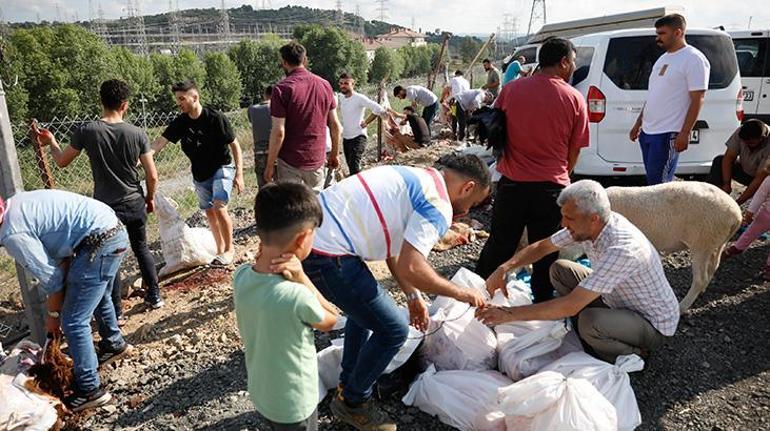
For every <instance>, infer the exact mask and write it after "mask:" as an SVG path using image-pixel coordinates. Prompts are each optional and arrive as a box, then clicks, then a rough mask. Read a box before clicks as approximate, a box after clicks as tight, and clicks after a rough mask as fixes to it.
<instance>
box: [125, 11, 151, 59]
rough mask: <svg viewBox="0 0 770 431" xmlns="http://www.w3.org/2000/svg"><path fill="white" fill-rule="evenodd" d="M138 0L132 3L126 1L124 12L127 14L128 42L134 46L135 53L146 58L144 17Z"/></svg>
mask: <svg viewBox="0 0 770 431" xmlns="http://www.w3.org/2000/svg"><path fill="white" fill-rule="evenodd" d="M139 3H140V2H139V0H136V3H134V2H133V1H131V0H127V1H126V12H127V13H128V19H127V23H126V24H127V27H128V33H129V35H128V36H129V41H130V42H131V43H133V44H136V46H137V49H136V51H137V52H138V53H139V55H141V56H147V54H148V52H147V33H146V32H145V28H144V16H142V10H141V8H140V7H139Z"/></svg>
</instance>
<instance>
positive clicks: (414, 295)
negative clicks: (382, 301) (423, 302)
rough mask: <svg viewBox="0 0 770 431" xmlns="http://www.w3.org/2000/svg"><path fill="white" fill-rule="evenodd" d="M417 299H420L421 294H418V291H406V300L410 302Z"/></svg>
mask: <svg viewBox="0 0 770 431" xmlns="http://www.w3.org/2000/svg"><path fill="white" fill-rule="evenodd" d="M417 299H422V296H421V295H420V292H412V293H407V295H406V300H407V301H408V302H412V301H415V300H417Z"/></svg>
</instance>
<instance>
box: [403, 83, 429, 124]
mask: <svg viewBox="0 0 770 431" xmlns="http://www.w3.org/2000/svg"><path fill="white" fill-rule="evenodd" d="M393 96H395V97H398V98H399V99H402V100H403V99H407V100H409V101H410V102H412V107H413V108H416V107H417V105H422V106H423V108H422V119H423V120H425V123H427V124H428V128H430V124H431V123H432V122H433V118H435V117H436V111H438V96H436V95H435V94H433V92H432V91H430V90H428V89H427V88H425V87H423V86H422V85H410V86H408V87H406V88H404V87H402V86H400V85H396V86H395V88H393Z"/></svg>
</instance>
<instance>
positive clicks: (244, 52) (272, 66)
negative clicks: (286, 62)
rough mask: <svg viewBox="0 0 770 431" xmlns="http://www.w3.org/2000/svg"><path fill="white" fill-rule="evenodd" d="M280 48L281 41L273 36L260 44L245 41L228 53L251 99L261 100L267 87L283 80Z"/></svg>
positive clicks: (246, 93) (244, 89)
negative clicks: (279, 65) (279, 64)
mask: <svg viewBox="0 0 770 431" xmlns="http://www.w3.org/2000/svg"><path fill="white" fill-rule="evenodd" d="M280 46H281V40H280V39H279V38H278V37H277V36H271V37H267V38H264V39H262V40H260V41H259V42H254V41H252V40H243V41H241V42H240V43H239V44H238V45H235V46H234V47H232V48H230V50H229V51H228V53H227V54H228V55H229V56H230V59H231V60H232V61H233V62H234V63H235V66H236V67H237V68H238V71H239V72H240V74H241V82H242V83H243V91H244V93H245V95H246V96H248V97H249V99H251V100H261V98H262V97H261V96H262V93H263V92H264V90H265V87H267V86H268V85H272V84H275V83H276V82H278V81H280V80H281V78H283V71H282V70H281V68H280V67H278V63H279V61H280V60H279V59H280V54H279V53H278V48H280Z"/></svg>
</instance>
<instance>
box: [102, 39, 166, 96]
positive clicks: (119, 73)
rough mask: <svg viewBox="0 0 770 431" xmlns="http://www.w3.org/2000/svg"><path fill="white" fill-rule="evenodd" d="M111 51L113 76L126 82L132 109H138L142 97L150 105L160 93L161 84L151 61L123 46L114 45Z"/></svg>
mask: <svg viewBox="0 0 770 431" xmlns="http://www.w3.org/2000/svg"><path fill="white" fill-rule="evenodd" d="M111 51H112V55H113V57H114V58H115V63H116V67H117V68H116V69H115V71H114V77H115V78H119V79H122V80H124V81H126V82H127V83H128V87H129V88H130V89H131V94H132V107H133V109H134V111H138V110H139V109H140V107H141V102H140V100H141V98H142V97H144V98H145V99H146V100H147V102H149V103H150V106H152V104H153V103H154V101H155V98H156V97H158V95H159V94H160V93H161V85H160V84H159V83H158V81H157V80H156V78H155V73H154V71H153V63H152V61H151V60H150V59H149V58H147V57H142V56H140V55H137V54H134V53H133V52H131V51H129V50H128V49H126V48H124V47H119V46H115V47H112V49H111Z"/></svg>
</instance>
